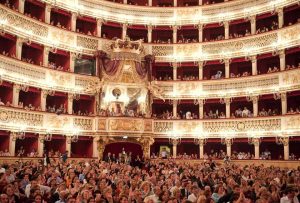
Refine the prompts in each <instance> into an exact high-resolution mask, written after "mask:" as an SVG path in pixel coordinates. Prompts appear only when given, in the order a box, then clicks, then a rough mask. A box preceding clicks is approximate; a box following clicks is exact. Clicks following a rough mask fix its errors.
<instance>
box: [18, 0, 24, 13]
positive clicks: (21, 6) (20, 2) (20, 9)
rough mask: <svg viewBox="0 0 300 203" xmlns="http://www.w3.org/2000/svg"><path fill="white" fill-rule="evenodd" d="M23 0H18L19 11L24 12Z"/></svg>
mask: <svg viewBox="0 0 300 203" xmlns="http://www.w3.org/2000/svg"><path fill="white" fill-rule="evenodd" d="M24 8H25V0H19V12H20V13H24Z"/></svg>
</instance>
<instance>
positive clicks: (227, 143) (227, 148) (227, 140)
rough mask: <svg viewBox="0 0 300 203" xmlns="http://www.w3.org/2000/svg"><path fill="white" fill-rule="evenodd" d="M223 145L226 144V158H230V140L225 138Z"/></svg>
mask: <svg viewBox="0 0 300 203" xmlns="http://www.w3.org/2000/svg"><path fill="white" fill-rule="evenodd" d="M225 144H226V153H227V156H231V145H232V139H230V138H225Z"/></svg>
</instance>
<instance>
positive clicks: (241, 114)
mask: <svg viewBox="0 0 300 203" xmlns="http://www.w3.org/2000/svg"><path fill="white" fill-rule="evenodd" d="M231 117H232V118H248V117H253V113H252V112H251V111H250V110H249V109H248V108H247V107H244V108H243V110H242V108H238V109H237V110H235V112H234V113H232V114H231Z"/></svg>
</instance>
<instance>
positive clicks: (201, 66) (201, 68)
mask: <svg viewBox="0 0 300 203" xmlns="http://www.w3.org/2000/svg"><path fill="white" fill-rule="evenodd" d="M203 66H204V62H203V61H199V62H198V68H199V80H203Z"/></svg>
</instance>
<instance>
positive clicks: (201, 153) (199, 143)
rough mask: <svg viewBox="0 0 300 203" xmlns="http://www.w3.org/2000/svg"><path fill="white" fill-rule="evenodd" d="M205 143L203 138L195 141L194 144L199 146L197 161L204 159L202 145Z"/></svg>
mask: <svg viewBox="0 0 300 203" xmlns="http://www.w3.org/2000/svg"><path fill="white" fill-rule="evenodd" d="M205 143H206V141H205V139H203V138H198V139H197V140H196V144H198V145H199V159H203V158H204V145H205Z"/></svg>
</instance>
